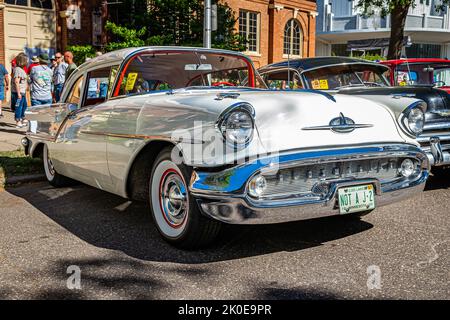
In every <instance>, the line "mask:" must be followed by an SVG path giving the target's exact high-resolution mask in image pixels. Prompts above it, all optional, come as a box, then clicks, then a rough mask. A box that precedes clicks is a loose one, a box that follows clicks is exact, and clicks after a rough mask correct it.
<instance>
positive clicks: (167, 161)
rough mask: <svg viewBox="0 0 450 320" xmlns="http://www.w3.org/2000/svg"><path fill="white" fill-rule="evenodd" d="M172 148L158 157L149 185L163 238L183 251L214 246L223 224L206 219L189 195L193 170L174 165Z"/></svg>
mask: <svg viewBox="0 0 450 320" xmlns="http://www.w3.org/2000/svg"><path fill="white" fill-rule="evenodd" d="M171 152H172V148H166V149H164V150H163V151H161V153H160V154H159V155H158V157H157V159H156V161H155V163H154V165H153V169H152V174H151V177H150V182H149V193H150V195H149V196H150V206H151V209H152V214H153V220H154V221H155V224H156V227H157V229H158V231H159V233H160V234H161V235H162V237H163V238H164V239H165V240H166V241H168V242H170V243H171V244H173V245H176V246H178V247H181V248H184V249H195V248H198V247H202V246H205V245H207V244H209V243H211V242H212V241H213V240H214V239H215V238H216V236H217V234H218V233H219V230H220V227H221V223H220V222H218V221H214V220H212V219H210V218H208V217H205V216H203V215H202V214H201V213H200V211H199V209H198V206H197V203H196V202H195V200H194V199H193V198H192V197H191V195H190V194H189V185H188V181H189V179H190V173H191V170H190V168H188V167H187V166H185V165H183V164H180V165H177V164H175V163H174V162H173V161H172V159H171Z"/></svg>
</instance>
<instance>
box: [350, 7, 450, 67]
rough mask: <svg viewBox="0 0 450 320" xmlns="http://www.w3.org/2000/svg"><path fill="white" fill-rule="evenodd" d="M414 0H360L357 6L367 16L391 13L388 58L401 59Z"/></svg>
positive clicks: (441, 8) (383, 15) (439, 8)
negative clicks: (407, 23)
mask: <svg viewBox="0 0 450 320" xmlns="http://www.w3.org/2000/svg"><path fill="white" fill-rule="evenodd" d="M448 3H449V0H442V1H441V4H439V5H436V9H437V10H443V9H444V6H446V5H448ZM415 5H416V4H415V1H414V0H358V2H357V5H356V7H357V8H360V9H362V10H363V13H364V14H365V15H367V16H371V15H374V14H378V13H380V14H381V16H382V17H385V16H387V15H388V14H390V15H391V38H390V42H389V51H388V56H387V58H388V59H399V58H400V56H401V52H402V46H403V38H404V31H405V24H406V17H407V15H408V11H409V8H414V7H415Z"/></svg>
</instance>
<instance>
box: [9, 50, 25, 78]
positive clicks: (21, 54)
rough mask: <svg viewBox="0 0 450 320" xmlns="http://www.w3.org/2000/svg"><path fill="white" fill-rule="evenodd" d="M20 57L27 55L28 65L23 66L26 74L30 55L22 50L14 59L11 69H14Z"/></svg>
mask: <svg viewBox="0 0 450 320" xmlns="http://www.w3.org/2000/svg"><path fill="white" fill-rule="evenodd" d="M18 57H25V58H26V59H27V65H26V66H24V67H23V70H25V72H26V74H28V56H27V55H26V54H25V53H23V52H21V53H19V54H18V55H17V56H16V57H15V58H14V59H13V60H12V61H11V70H14V69H15V68H16V67H17V63H16V61H17V58H18Z"/></svg>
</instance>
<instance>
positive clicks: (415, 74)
mask: <svg viewBox="0 0 450 320" xmlns="http://www.w3.org/2000/svg"><path fill="white" fill-rule="evenodd" d="M395 80H396V84H397V85H399V86H408V85H409V86H413V85H435V86H437V87H444V86H447V85H448V84H450V64H446V63H441V64H439V63H434V64H431V63H409V64H407V63H403V64H400V65H398V66H397V67H396V69H395Z"/></svg>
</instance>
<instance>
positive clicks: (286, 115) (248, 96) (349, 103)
mask: <svg viewBox="0 0 450 320" xmlns="http://www.w3.org/2000/svg"><path fill="white" fill-rule="evenodd" d="M233 92H236V93H237V95H236V96H235V97H233V98H224V99H221V98H218V97H219V96H218V94H220V93H221V92H219V91H215V92H207V91H203V92H200V91H195V92H193V91H186V92H178V93H174V94H172V95H170V96H167V95H166V96H165V97H161V98H160V99H163V100H160V99H153V100H152V101H151V102H149V103H151V104H158V105H161V103H164V104H166V105H167V107H169V106H174V105H177V106H183V108H184V109H186V108H188V109H191V110H192V111H193V112H194V111H198V110H203V112H204V113H205V114H208V115H209V120H210V123H209V126H210V127H211V126H212V125H214V124H215V121H217V119H218V117H219V116H220V114H222V113H223V112H224V111H225V110H227V109H228V108H230V106H233V105H235V104H237V103H240V102H247V103H249V104H251V105H252V106H253V108H254V110H255V122H256V128H257V135H258V137H259V139H260V142H261V144H262V145H263V146H264V148H265V150H266V151H267V152H282V151H287V150H292V149H303V148H304V149H309V148H322V147H343V146H350V145H358V144H372V143H373V144H375V143H398V142H400V143H404V142H407V143H411V144H416V143H415V141H414V140H412V139H410V138H408V137H407V136H406V135H404V134H403V133H402V131H401V130H400V129H399V127H398V125H397V122H396V120H395V114H394V113H393V112H391V111H390V110H389V108H386V107H385V106H383V105H380V104H378V103H375V102H371V101H369V100H367V99H364V98H360V97H352V96H348V95H341V94H337V95H334V96H330V95H328V94H323V93H320V92H312V91H307V90H302V91H292V92H291V91H283V92H281V91H270V90H242V91H239V90H236V91H233ZM228 93H230V91H228ZM158 100H159V101H158ZM407 100H408V101H409V99H407ZM148 101H150V100H148ZM404 103H405V105H407V104H406V103H407V102H404ZM342 116H344V117H345V118H348V119H351V120H352V121H353V122H354V123H355V124H357V125H363V126H364V127H363V128H358V129H355V130H354V131H352V132H348V133H339V132H334V131H332V130H330V129H325V128H324V129H320V128H317V127H322V126H328V125H329V124H330V122H331V121H332V120H333V119H339V118H340V117H342ZM204 119H205V117H204ZM416 145H417V144H416Z"/></svg>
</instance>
